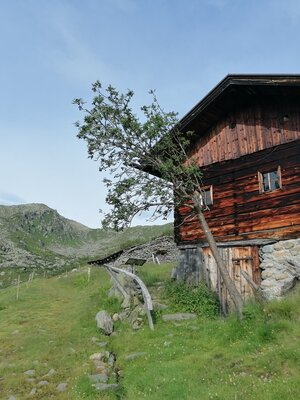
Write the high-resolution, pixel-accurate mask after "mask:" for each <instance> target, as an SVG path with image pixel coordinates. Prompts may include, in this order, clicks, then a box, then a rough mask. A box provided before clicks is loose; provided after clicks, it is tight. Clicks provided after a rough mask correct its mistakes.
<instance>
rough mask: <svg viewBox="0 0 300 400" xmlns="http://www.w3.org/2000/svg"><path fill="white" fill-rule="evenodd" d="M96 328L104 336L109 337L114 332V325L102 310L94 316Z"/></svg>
mask: <svg viewBox="0 0 300 400" xmlns="http://www.w3.org/2000/svg"><path fill="white" fill-rule="evenodd" d="M95 319H96V322H97V327H98V328H99V329H100V330H101V331H102V332H103V333H104V334H105V335H111V334H112V332H113V330H114V324H113V321H112V319H111V317H110V315H109V314H108V313H107V312H106V311H104V310H102V311H99V312H98V313H97V314H96V317H95Z"/></svg>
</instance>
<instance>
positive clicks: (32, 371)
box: [24, 369, 35, 376]
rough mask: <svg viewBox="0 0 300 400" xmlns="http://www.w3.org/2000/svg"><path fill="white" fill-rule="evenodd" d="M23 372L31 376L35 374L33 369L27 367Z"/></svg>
mask: <svg viewBox="0 0 300 400" xmlns="http://www.w3.org/2000/svg"><path fill="white" fill-rule="evenodd" d="M24 374H25V375H28V376H33V375H35V369H29V370H28V371H25V372H24Z"/></svg>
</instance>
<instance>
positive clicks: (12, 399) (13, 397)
mask: <svg viewBox="0 0 300 400" xmlns="http://www.w3.org/2000/svg"><path fill="white" fill-rule="evenodd" d="M8 400H17V398H16V397H15V396H9V398H8Z"/></svg>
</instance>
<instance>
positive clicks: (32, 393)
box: [29, 388, 37, 396]
mask: <svg viewBox="0 0 300 400" xmlns="http://www.w3.org/2000/svg"><path fill="white" fill-rule="evenodd" d="M36 392H37V388H32V389H31V391H30V393H29V396H34V395H35V394H36Z"/></svg>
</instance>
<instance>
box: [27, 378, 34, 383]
mask: <svg viewBox="0 0 300 400" xmlns="http://www.w3.org/2000/svg"><path fill="white" fill-rule="evenodd" d="M26 382H30V383H34V382H35V378H27V379H26Z"/></svg>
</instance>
